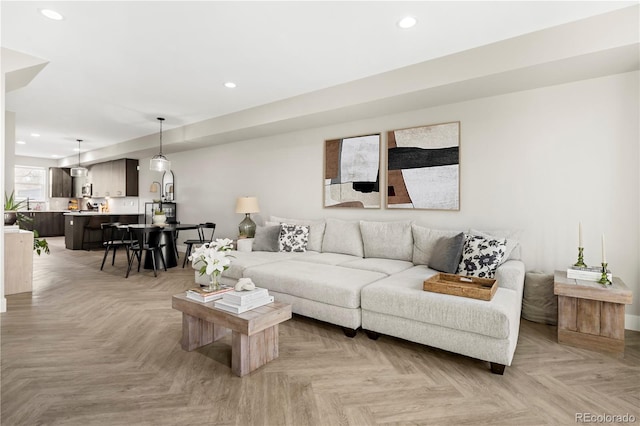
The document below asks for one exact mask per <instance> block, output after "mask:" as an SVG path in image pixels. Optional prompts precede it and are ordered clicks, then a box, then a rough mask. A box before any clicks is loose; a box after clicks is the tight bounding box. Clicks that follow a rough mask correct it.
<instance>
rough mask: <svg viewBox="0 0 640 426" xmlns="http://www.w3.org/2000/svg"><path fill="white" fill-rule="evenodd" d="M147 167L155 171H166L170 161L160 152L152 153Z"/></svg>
mask: <svg viewBox="0 0 640 426" xmlns="http://www.w3.org/2000/svg"><path fill="white" fill-rule="evenodd" d="M149 169H150V170H152V171H156V172H166V171H167V170H171V161H169V160H167V157H165V156H164V155H162V154H158V155H154V156H153V158H152V159H151V161H150V162H149Z"/></svg>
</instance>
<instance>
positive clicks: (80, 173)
mask: <svg viewBox="0 0 640 426" xmlns="http://www.w3.org/2000/svg"><path fill="white" fill-rule="evenodd" d="M76 140H77V141H78V166H77V167H72V168H71V176H73V177H87V176H88V175H89V169H87V168H86V167H82V165H81V164H80V142H82V139H76Z"/></svg>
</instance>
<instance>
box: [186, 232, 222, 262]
mask: <svg viewBox="0 0 640 426" xmlns="http://www.w3.org/2000/svg"><path fill="white" fill-rule="evenodd" d="M215 232H216V224H215V223H213V222H206V223H201V224H199V225H198V239H197V240H195V239H191V240H186V241H185V242H184V244H185V245H186V246H187V250H186V252H185V254H184V259H183V260H182V267H183V268H184V266H185V265H186V264H187V260H189V256H190V255H191V250H192V249H193V246H194V245H195V244H204V243H210V242H211V241H213V234H214V233H215Z"/></svg>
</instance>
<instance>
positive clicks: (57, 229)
mask: <svg viewBox="0 0 640 426" xmlns="http://www.w3.org/2000/svg"><path fill="white" fill-rule="evenodd" d="M21 213H22V214H24V215H25V216H26V217H28V218H30V219H31V220H30V221H28V222H23V223H21V224H20V228H21V229H24V230H27V231H34V230H35V231H38V235H39V236H41V237H60V236H62V235H64V213H63V212H41V211H29V212H21Z"/></svg>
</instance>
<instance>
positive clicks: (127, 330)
mask: <svg viewBox="0 0 640 426" xmlns="http://www.w3.org/2000/svg"><path fill="white" fill-rule="evenodd" d="M48 240H49V242H50V245H51V246H52V254H51V255H50V256H44V255H43V256H41V257H35V259H34V262H35V264H34V290H33V293H32V294H29V293H27V294H20V295H12V296H7V303H8V311H7V312H6V313H3V314H2V315H1V317H0V318H1V321H2V325H1V328H2V334H1V338H2V341H1V356H2V361H1V369H2V371H1V373H2V374H1V380H2V381H1V382H0V386H1V405H0V408H1V414H0V422H1V424H2V425H296V426H297V425H375V424H429V425H464V424H471V425H478V424H490V425H563V424H567V425H570V424H575V423H576V421H575V419H576V413H591V414H594V415H602V414H609V415H618V414H620V415H624V414H629V415H632V416H634V417H635V419H636V422H640V408H639V407H640V333H637V332H629V331H627V335H626V339H627V344H626V353H625V355H624V358H621V357H615V356H612V355H606V354H600V353H597V352H592V351H588V350H582V349H577V348H572V347H568V346H563V345H559V344H557V342H556V337H555V334H556V328H555V327H551V326H546V325H541V324H534V323H531V322H528V321H523V322H522V325H521V331H520V340H519V344H518V349H517V351H516V355H515V359H514V363H513V365H512V366H511V367H507V369H506V372H505V375H504V376H497V375H494V374H491V373H490V371H489V366H488V363H485V362H482V361H479V360H475V359H471V358H467V357H464V356H460V355H456V354H452V353H448V352H444V351H441V350H437V349H433V348H429V347H426V346H422V345H418V344H413V343H410V342H406V341H402V340H399V339H394V338H391V337H386V336H382V337H381V338H380V339H379V340H377V341H372V340H369V339H368V338H367V337H366V336H365V334H364V333H358V335H357V336H356V337H355V338H353V339H349V338H347V337H345V336H344V334H343V333H342V331H341V330H340V328H338V327H335V326H332V325H329V324H325V323H321V322H318V321H314V320H312V319H308V318H303V317H299V316H294V318H293V319H292V320H290V321H287V322H286V323H284V324H281V325H280V357H279V358H278V359H277V360H275V361H273V362H271V363H269V364H267V365H266V366H264V367H262V368H260V369H258V370H256V371H255V372H253V373H251V374H250V375H248V376H246V377H244V378H238V377H235V376H233V375H232V374H231V369H230V362H231V361H230V359H231V358H230V351H231V350H230V346H229V344H230V340H231V339H230V337H226V338H224V339H222V341H219V342H216V343H214V344H211V345H209V346H206V347H203V348H200V349H198V350H196V351H193V352H190V353H189V352H184V351H183V350H182V349H181V348H180V334H181V314H180V313H179V312H177V311H174V310H172V309H171V295H173V294H175V293H179V292H181V291H183V290H185V289H187V288H189V287H190V286H192V285H193V270H192V269H190V268H185V269H182V268H172V269H170V270H169V271H168V272H161V273H160V274H159V276H158V278H154V277H153V273H152V272H149V271H144V272H141V273H136V272H133V273H132V274H131V276H130V277H129V279H124V274H125V269H126V263H125V260H124V254H123V253H118V257H117V258H116V265H115V266H111V265H109V264H108V263H107V265H105V269H104V271H103V272H100V271H99V267H100V261H101V259H102V253H101V252H100V251H91V252H86V251H70V250H65V249H64V241H63V239H62V238H49V239H48Z"/></svg>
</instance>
